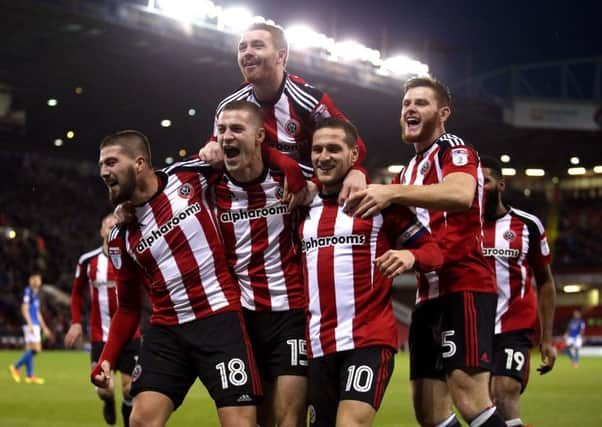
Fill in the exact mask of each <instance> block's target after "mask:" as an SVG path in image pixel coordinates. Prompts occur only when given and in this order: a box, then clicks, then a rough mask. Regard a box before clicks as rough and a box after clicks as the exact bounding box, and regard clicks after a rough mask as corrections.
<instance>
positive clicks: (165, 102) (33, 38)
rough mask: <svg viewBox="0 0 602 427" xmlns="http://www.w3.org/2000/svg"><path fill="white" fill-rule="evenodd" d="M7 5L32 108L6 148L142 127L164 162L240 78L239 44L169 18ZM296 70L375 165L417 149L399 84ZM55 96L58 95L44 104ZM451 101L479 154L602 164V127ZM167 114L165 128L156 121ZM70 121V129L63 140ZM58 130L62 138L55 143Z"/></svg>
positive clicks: (17, 75) (7, 55) (530, 162)
mask: <svg viewBox="0 0 602 427" xmlns="http://www.w3.org/2000/svg"><path fill="white" fill-rule="evenodd" d="M53 3H62V2H53ZM66 3H68V2H66ZM85 4H87V2H81V6H82V7H84V6H83V5H85ZM0 6H1V7H2V13H0V27H1V28H3V34H4V35H5V36H4V37H3V38H2V39H1V40H0V55H1V57H2V62H1V65H0V83H6V84H8V85H9V86H11V87H12V92H13V95H14V99H13V102H14V104H15V107H16V108H23V109H25V110H26V111H27V127H26V133H25V134H24V135H20V136H16V135H15V133H9V134H7V133H0V148H3V149H7V150H35V151H39V152H42V153H48V154H56V155H60V156H66V157H70V158H77V159H85V160H88V161H93V162H95V161H96V156H97V144H98V142H99V141H100V139H101V138H102V136H104V135H106V134H107V133H110V132H112V131H114V130H117V129H122V128H137V129H140V130H142V131H144V132H145V133H147V134H148V135H149V137H150V138H151V140H152V141H153V142H154V144H153V149H154V158H155V163H156V164H158V165H160V164H162V160H163V159H164V158H165V157H168V156H172V157H177V156H178V152H179V150H180V149H182V148H184V149H186V150H187V152H188V153H190V152H193V151H196V149H197V148H198V147H199V146H200V145H201V143H202V142H203V141H204V139H205V138H206V137H207V136H208V135H209V133H210V131H211V126H212V118H213V111H214V108H215V106H216V104H217V102H218V101H219V100H220V99H222V98H223V96H224V95H226V94H228V93H230V91H231V90H232V89H234V88H236V87H237V85H238V84H239V83H240V73H239V71H238V67H237V65H236V61H235V54H234V46H233V48H232V54H231V55H226V54H224V53H223V50H222V49H221V48H220V49H218V48H215V47H212V46H208V45H202V44H199V43H197V42H195V41H194V40H192V39H190V40H186V39H182V38H181V37H176V36H175V35H174V34H172V33H170V31H169V28H168V27H166V29H165V31H164V33H162V34H159V33H157V32H151V31H145V30H142V29H139V28H134V27H129V26H125V25H123V24H121V23H115V22H112V21H114V20H112V19H111V18H112V17H111V13H115V10H113V9H106V8H101V7H98V8H97V9H94V10H84V11H79V12H78V11H73V10H72V9H69V8H65V7H56V6H49V5H46V4H45V2H33V1H29V0H24V1H20V2H9V1H4V0H2V1H0ZM87 7H88V8H89V9H93V8H94V7H93V6H87ZM103 14H104V15H103ZM290 68H291V71H292V72H294V73H299V74H300V75H302V76H303V77H305V78H306V79H307V80H308V81H310V82H311V83H313V84H314V85H316V86H318V87H320V88H321V89H324V90H326V91H327V92H329V93H330V94H331V96H332V97H333V98H334V99H335V102H336V103H337V104H338V106H339V107H340V108H341V109H342V110H343V111H344V112H345V113H346V114H347V115H348V116H349V117H350V118H351V120H352V121H354V122H355V123H356V125H357V126H358V128H359V130H360V133H361V134H362V136H363V137H364V139H365V140H366V142H367V145H368V149H369V153H370V155H369V156H368V159H369V163H368V167H370V168H372V169H375V168H380V167H384V166H387V165H389V164H391V163H392V162H393V161H394V162H395V163H404V162H405V161H407V159H408V158H409V157H410V156H411V155H412V150H411V149H410V148H408V147H402V146H401V143H400V142H399V109H400V94H401V90H400V89H399V90H396V89H391V90H389V92H388V93H383V92H382V91H381V90H377V89H370V88H366V87H362V86H361V85H357V84H353V83H351V82H342V81H341V80H340V79H336V78H331V77H327V76H326V75H325V74H324V73H321V72H316V70H314V69H306V68H305V67H302V66H301V65H300V64H299V63H292V64H291V66H290ZM78 87H79V88H81V93H80V94H77V93H76V88H78ZM49 99H56V102H57V105H56V106H54V107H51V106H49V105H48V100H49ZM454 102H455V105H454V115H453V118H452V121H451V122H450V124H449V126H448V129H449V130H450V131H452V132H454V133H457V134H458V135H460V136H462V137H464V138H465V139H466V140H467V141H469V142H472V143H474V145H476V147H477V148H478V149H479V151H480V152H482V153H487V154H491V155H500V154H504V153H508V154H510V155H511V157H512V165H513V167H516V168H517V169H519V170H522V169H524V168H526V167H543V168H545V169H546V170H549V171H550V172H549V173H550V174H561V175H562V174H565V173H566V168H567V167H568V166H569V165H570V164H569V159H570V157H572V156H578V157H580V158H581V159H582V162H583V164H584V165H585V166H587V167H591V166H593V165H594V164H599V163H602V156H601V155H600V151H601V150H600V143H601V142H602V134H601V133H600V132H576V131H552V130H548V131H542V130H537V129H535V130H533V129H531V130H520V129H515V128H512V127H510V126H508V125H505V124H503V120H502V110H501V109H500V108H499V107H497V106H496V105H494V103H493V102H490V101H487V100H482V99H481V100H475V99H470V98H464V97H461V98H457V99H456V100H455V101H454ZM190 109H194V110H195V115H193V116H192V115H189V110H190ZM166 119H168V120H170V121H171V126H170V127H162V126H161V123H162V121H163V120H166ZM69 130H72V131H73V132H74V138H73V139H68V138H67V132H68V131H69ZM56 139H62V140H63V145H62V146H60V147H57V146H55V145H54V141H55V140H56ZM392 153H399V156H395V155H394V154H392ZM588 162H589V163H592V164H591V165H590V164H589V163H588ZM596 162H597V163H596Z"/></svg>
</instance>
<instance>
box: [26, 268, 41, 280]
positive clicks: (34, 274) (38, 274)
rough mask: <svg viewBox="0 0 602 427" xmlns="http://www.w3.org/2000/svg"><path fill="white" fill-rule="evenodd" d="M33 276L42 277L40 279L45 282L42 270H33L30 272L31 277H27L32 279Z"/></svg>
mask: <svg viewBox="0 0 602 427" xmlns="http://www.w3.org/2000/svg"><path fill="white" fill-rule="evenodd" d="M33 276H40V278H41V279H42V280H44V273H42V270H39V269H37V268H36V269H33V270H31V271H30V272H29V276H27V277H28V278H32V277H33Z"/></svg>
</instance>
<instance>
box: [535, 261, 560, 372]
mask: <svg viewBox="0 0 602 427" xmlns="http://www.w3.org/2000/svg"><path fill="white" fill-rule="evenodd" d="M533 272H534V274H535V280H536V282H537V289H538V301H539V316H540V319H541V330H542V335H541V343H540V344H539V348H540V350H541V361H542V364H541V366H540V367H539V368H538V371H539V372H540V373H542V374H545V373H546V372H549V371H551V370H552V368H553V367H554V363H555V362H556V348H554V346H553V344H552V328H553V326H554V309H555V307H556V286H555V284H554V277H553V276H552V270H551V269H550V266H549V265H546V266H539V267H537V268H534V269H533Z"/></svg>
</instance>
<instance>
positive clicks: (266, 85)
mask: <svg viewBox="0 0 602 427" xmlns="http://www.w3.org/2000/svg"><path fill="white" fill-rule="evenodd" d="M283 81H284V71H278V72H277V73H274V74H273V76H271V78H270V79H268V80H265V81H263V82H261V83H257V84H253V93H254V94H255V98H257V100H258V101H259V102H270V101H272V100H274V98H276V95H278V92H280V89H281V87H282V82H283Z"/></svg>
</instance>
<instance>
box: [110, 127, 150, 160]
mask: <svg viewBox="0 0 602 427" xmlns="http://www.w3.org/2000/svg"><path fill="white" fill-rule="evenodd" d="M111 145H118V146H119V147H121V148H122V150H123V151H124V152H125V153H126V154H127V155H128V156H129V157H130V158H135V157H136V156H142V157H144V159H145V160H146V162H147V163H148V165H149V166H151V165H152V163H151V149H150V141H149V140H148V137H147V136H146V135H145V134H143V133H142V132H140V131H138V130H134V129H125V130H120V131H117V132H114V133H112V134H110V135H107V136H105V137H104V138H103V139H102V141H101V142H100V147H99V148H100V149H101V150H102V149H103V148H105V147H108V146H111Z"/></svg>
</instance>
